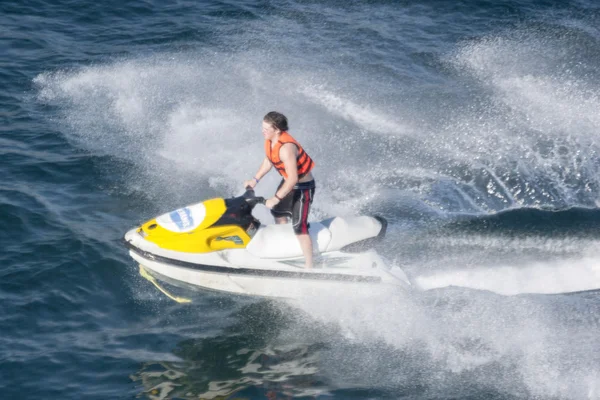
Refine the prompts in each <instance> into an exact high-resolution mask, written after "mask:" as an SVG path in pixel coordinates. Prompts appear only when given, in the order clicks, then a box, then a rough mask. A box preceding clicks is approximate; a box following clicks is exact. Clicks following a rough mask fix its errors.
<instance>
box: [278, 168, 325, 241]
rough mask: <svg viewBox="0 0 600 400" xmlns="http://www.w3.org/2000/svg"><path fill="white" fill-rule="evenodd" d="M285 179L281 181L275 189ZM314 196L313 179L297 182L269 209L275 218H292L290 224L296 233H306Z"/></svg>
mask: <svg viewBox="0 0 600 400" xmlns="http://www.w3.org/2000/svg"><path fill="white" fill-rule="evenodd" d="M284 182H285V181H283V180H282V181H281V183H280V184H279V186H278V187H277V190H279V188H281V186H282V185H283V183H284ZM314 196H315V181H314V179H313V180H312V181H309V182H302V183H298V184H297V185H296V186H294V189H293V190H292V191H291V192H290V193H288V194H287V196H285V197H284V198H283V199H282V200H281V201H280V202H279V203H278V204H277V205H276V206H274V207H273V208H272V209H271V214H273V216H274V217H275V218H281V217H288V218H292V226H293V228H294V233H295V234H296V235H302V234H307V233H308V228H309V227H310V224H309V223H308V213H309V211H310V206H311V204H312V201H313V197H314Z"/></svg>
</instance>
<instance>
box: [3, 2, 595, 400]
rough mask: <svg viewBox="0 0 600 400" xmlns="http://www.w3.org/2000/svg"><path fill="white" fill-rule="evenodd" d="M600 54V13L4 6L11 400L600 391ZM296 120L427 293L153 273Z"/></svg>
mask: <svg viewBox="0 0 600 400" xmlns="http://www.w3.org/2000/svg"><path fill="white" fill-rule="evenodd" d="M599 61H600V3H598V2H597V1H596V0H565V1H550V0H519V1H516V0H471V1H467V0H456V1H443V0H422V1H383V0H382V1H378V0H365V1H340V0H323V1H309V0H306V1H300V0H283V1H255V2H253V1H242V0H239V1H237V0H230V1H187V0H165V1H155V0H146V1H134V2H126V1H115V0H105V1H72V0H54V1H49V0H23V1H17V0H3V1H1V2H0V154H1V156H0V224H1V230H0V305H1V306H0V398H2V399H61V400H64V399H78V400H79V399H140V398H141V399H269V400H273V399H289V398H298V399H328V400H329V399H331V400H333V399H336V400H337V399H498V400H499V399H600V334H599V332H600V247H599V245H600V208H599V207H600V153H599V152H600V90H599V89H600V62H599ZM272 110H277V111H280V112H283V113H284V114H286V115H287V116H288V118H289V120H290V132H291V133H292V134H293V135H294V136H295V137H297V138H298V139H299V141H300V142H301V143H302V144H303V145H304V147H305V148H306V149H307V151H308V153H309V154H310V155H311V156H312V157H313V158H314V159H315V161H316V164H317V167H316V169H315V172H314V173H315V176H316V180H317V186H318V188H317V193H316V196H315V202H314V204H313V210H312V214H311V220H318V219H321V218H326V217H331V216H335V215H341V216H349V215H361V214H380V215H383V216H384V217H386V218H387V219H388V221H389V229H388V235H387V238H386V240H385V241H384V242H383V243H381V244H379V245H378V248H377V251H378V252H379V253H380V254H381V255H382V256H383V257H384V258H385V259H386V260H388V262H389V263H390V264H391V265H395V266H400V267H401V268H403V269H404V271H405V272H406V273H407V275H408V276H409V278H410V279H411V281H412V283H413V286H414V290H413V291H412V292H398V293H386V294H383V293H377V292H375V291H374V293H373V294H372V296H368V297H366V298H364V297H361V298H348V297H341V296H339V295H336V293H335V291H332V292H330V293H323V294H322V295H317V296H312V297H310V298H307V299H305V300H302V301H297V302H284V301H268V300H261V299H252V298H237V297H230V296H228V295H225V294H215V293H203V292H198V293H195V292H191V293H188V294H187V295H189V296H190V297H191V298H192V299H193V302H192V303H191V304H178V303H175V302H173V301H172V300H170V299H169V298H167V297H166V296H164V295H163V294H162V293H161V292H159V291H157V290H156V289H155V288H154V287H153V286H152V285H151V284H150V283H149V282H148V281H146V280H145V279H143V278H142V277H141V276H140V275H139V274H138V268H137V265H136V264H135V263H134V262H133V260H132V259H131V258H130V257H129V256H128V254H127V251H126V249H125V247H124V246H123V245H122V242H121V239H122V236H123V234H124V233H125V232H126V231H127V230H128V229H130V228H132V227H134V226H136V225H137V224H139V223H140V222H142V221H145V220H148V219H150V218H153V217H154V216H156V215H158V214H161V213H164V212H167V211H170V210H173V209H175V208H179V207H181V206H184V205H187V204H190V203H194V202H198V201H201V200H203V199H206V198H210V197H214V196H223V197H229V196H234V195H239V194H241V192H242V191H243V188H242V182H243V181H244V180H246V179H249V178H251V177H252V176H253V174H254V172H255V171H256V170H257V168H258V166H259V164H260V162H261V160H262V158H263V154H262V151H263V150H262V134H261V130H260V127H261V121H262V117H263V115H264V114H266V113H267V112H269V111H272ZM277 183H278V178H277V177H276V176H275V175H274V173H271V174H270V175H269V176H268V177H266V178H265V179H264V180H263V181H262V182H261V183H260V185H259V187H258V194H259V195H265V196H270V195H271V193H273V191H274V189H275V187H276V185H277ZM255 211H256V212H257V213H259V214H260V217H261V219H263V221H264V222H266V223H270V222H271V221H269V217H268V213H267V212H266V211H265V210H264V209H260V210H258V208H257V210H255Z"/></svg>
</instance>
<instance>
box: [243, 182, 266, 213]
mask: <svg viewBox="0 0 600 400" xmlns="http://www.w3.org/2000/svg"><path fill="white" fill-rule="evenodd" d="M243 197H244V199H246V202H247V203H248V204H249V205H250V207H252V208H254V206H256V205H257V204H265V202H266V200H265V198H264V197H261V196H256V195H255V194H254V189H253V188H251V187H250V186H246V193H244V194H243Z"/></svg>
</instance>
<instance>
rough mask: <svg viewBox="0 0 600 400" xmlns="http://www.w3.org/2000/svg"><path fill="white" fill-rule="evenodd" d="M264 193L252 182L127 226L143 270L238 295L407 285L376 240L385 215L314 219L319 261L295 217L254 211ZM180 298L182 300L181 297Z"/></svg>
mask: <svg viewBox="0 0 600 400" xmlns="http://www.w3.org/2000/svg"><path fill="white" fill-rule="evenodd" d="M264 203H265V199H264V198H262V197H257V196H256V195H255V194H254V191H253V190H252V189H250V188H247V190H246V192H245V193H244V194H243V195H242V196H239V197H233V198H228V199H224V198H214V199H209V200H205V201H203V202H200V203H197V204H192V205H189V206H187V207H184V208H180V209H177V210H175V211H172V212H169V213H166V214H163V215H160V216H158V217H156V218H154V219H151V220H149V221H147V222H145V223H143V224H142V225H141V226H138V227H136V228H134V229H131V230H130V231H128V232H127V233H126V234H125V237H124V241H125V244H126V246H127V247H128V248H129V254H130V255H131V257H132V258H133V259H134V260H135V261H136V262H137V263H139V264H140V272H141V273H142V275H143V276H145V277H146V278H147V279H149V280H151V281H152V282H153V283H154V284H155V285H156V286H157V287H158V288H159V289H161V290H162V291H163V292H164V293H165V294H167V295H169V296H170V297H172V298H174V299H175V300H177V298H175V297H173V296H172V295H170V294H169V293H168V292H167V291H166V290H165V289H163V288H162V287H161V286H160V285H159V284H158V282H157V280H158V281H162V282H167V283H169V284H174V285H176V286H183V287H186V288H190V287H191V288H195V289H196V288H197V289H208V290H213V291H220V292H228V293H232V294H238V295H250V296H263V297H276V298H300V297H303V296H310V295H315V294H318V293H332V291H333V290H348V291H350V292H353V293H355V292H356V291H358V290H367V291H369V290H377V289H376V288H377V287H379V288H381V287H382V286H387V287H402V288H409V287H410V281H409V280H408V278H407V277H406V275H405V274H404V272H403V271H402V270H401V269H400V268H398V267H394V268H391V267H389V266H388V265H387V264H386V263H385V262H384V260H383V259H382V258H381V257H380V256H379V255H378V254H377V252H376V251H375V250H374V249H373V248H372V246H373V244H374V243H375V242H377V241H379V240H381V239H382V238H383V237H384V236H385V233H386V228H387V221H386V220H385V219H384V218H382V217H380V216H357V217H349V218H341V217H334V218H329V219H325V220H323V221H319V222H311V223H310V228H309V234H310V236H311V238H312V243H313V250H314V267H313V268H312V269H305V268H304V257H303V255H302V250H301V248H300V244H299V242H298V239H297V238H296V237H295V234H294V232H293V230H292V226H291V224H268V225H265V224H261V223H260V221H259V220H258V219H256V218H255V217H254V216H253V215H252V210H253V209H254V207H255V206H256V205H258V204H264ZM182 301H183V300H182Z"/></svg>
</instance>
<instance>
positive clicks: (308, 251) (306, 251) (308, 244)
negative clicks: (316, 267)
mask: <svg viewBox="0 0 600 400" xmlns="http://www.w3.org/2000/svg"><path fill="white" fill-rule="evenodd" d="M297 236H298V241H299V242H300V248H301V249H302V254H303V255H304V268H307V269H311V268H312V267H313V246H312V239H311V238H310V235H307V234H302V235H297Z"/></svg>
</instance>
